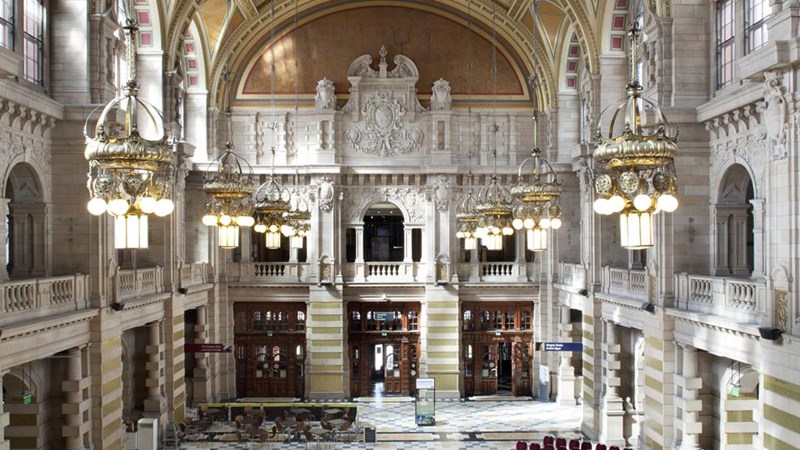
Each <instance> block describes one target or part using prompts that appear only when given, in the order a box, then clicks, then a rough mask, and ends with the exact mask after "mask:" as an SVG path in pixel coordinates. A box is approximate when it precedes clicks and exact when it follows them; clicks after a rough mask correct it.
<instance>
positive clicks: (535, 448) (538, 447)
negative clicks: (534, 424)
mask: <svg viewBox="0 0 800 450" xmlns="http://www.w3.org/2000/svg"><path fill="white" fill-rule="evenodd" d="M529 450H542V446H541V445H539V443H538V442H531V448H530V449H529Z"/></svg>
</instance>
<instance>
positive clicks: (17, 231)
mask: <svg viewBox="0 0 800 450" xmlns="http://www.w3.org/2000/svg"><path fill="white" fill-rule="evenodd" d="M5 196H6V198H8V199H9V204H8V211H7V214H8V216H7V217H6V218H5V219H6V227H7V228H6V248H5V258H6V259H5V265H6V267H5V269H6V270H7V271H8V274H9V275H10V276H11V278H31V277H37V276H45V275H46V273H47V272H48V269H47V266H48V262H47V261H45V256H46V255H47V254H48V253H49V252H47V251H46V248H45V245H46V243H47V242H48V241H47V238H46V234H47V231H48V230H47V226H46V224H47V221H48V218H47V208H46V205H45V203H44V193H43V191H42V184H41V182H40V181H39V177H38V175H37V174H36V171H35V170H34V168H33V167H32V166H30V165H29V164H26V163H20V164H17V165H15V166H14V168H13V169H11V172H10V173H9V175H8V181H7V182H6V186H5ZM2 278H3V277H0V279H2Z"/></svg>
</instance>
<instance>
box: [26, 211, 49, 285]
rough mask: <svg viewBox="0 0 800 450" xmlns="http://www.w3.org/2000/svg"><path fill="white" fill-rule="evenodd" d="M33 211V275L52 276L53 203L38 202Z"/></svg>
mask: <svg viewBox="0 0 800 450" xmlns="http://www.w3.org/2000/svg"><path fill="white" fill-rule="evenodd" d="M33 206H34V209H33V210H32V211H31V232H32V242H31V243H32V244H33V260H32V261H31V275H33V276H36V277H47V276H50V235H51V233H50V232H49V231H50V227H49V219H48V216H49V213H50V210H51V209H52V208H51V205H48V204H46V203H37V204H36V205H33Z"/></svg>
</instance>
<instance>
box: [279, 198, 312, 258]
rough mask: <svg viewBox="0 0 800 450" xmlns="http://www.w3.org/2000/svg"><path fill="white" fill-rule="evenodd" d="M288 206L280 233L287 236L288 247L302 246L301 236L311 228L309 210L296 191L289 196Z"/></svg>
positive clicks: (306, 203)
mask: <svg viewBox="0 0 800 450" xmlns="http://www.w3.org/2000/svg"><path fill="white" fill-rule="evenodd" d="M290 208H291V209H289V211H287V212H286V214H284V224H283V226H282V227H281V233H282V234H283V235H284V236H286V237H288V238H289V247H290V248H297V249H299V248H303V238H304V237H305V236H306V234H308V230H309V229H310V228H311V211H310V210H309V208H308V202H306V201H305V199H304V198H303V197H302V196H301V195H300V193H298V192H295V193H294V194H293V195H292V196H291V200H290Z"/></svg>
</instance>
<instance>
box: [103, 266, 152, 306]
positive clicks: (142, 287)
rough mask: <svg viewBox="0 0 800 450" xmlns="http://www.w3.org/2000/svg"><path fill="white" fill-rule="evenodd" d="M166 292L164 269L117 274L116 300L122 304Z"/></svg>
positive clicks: (124, 271) (120, 272) (125, 270)
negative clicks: (122, 302) (125, 301)
mask: <svg viewBox="0 0 800 450" xmlns="http://www.w3.org/2000/svg"><path fill="white" fill-rule="evenodd" d="M161 292H164V268H163V267H160V266H156V267H151V268H148V269H124V270H120V271H119V272H118V273H117V277H116V283H115V285H114V300H115V301H117V302H121V301H124V300H131V299H134V298H140V297H144V296H147V295H155V294H160V293H161Z"/></svg>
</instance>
